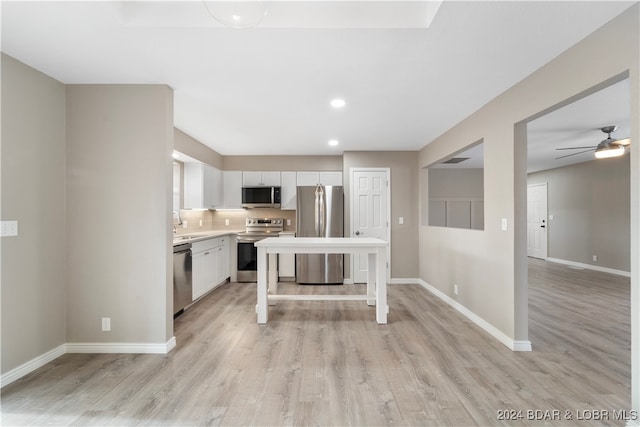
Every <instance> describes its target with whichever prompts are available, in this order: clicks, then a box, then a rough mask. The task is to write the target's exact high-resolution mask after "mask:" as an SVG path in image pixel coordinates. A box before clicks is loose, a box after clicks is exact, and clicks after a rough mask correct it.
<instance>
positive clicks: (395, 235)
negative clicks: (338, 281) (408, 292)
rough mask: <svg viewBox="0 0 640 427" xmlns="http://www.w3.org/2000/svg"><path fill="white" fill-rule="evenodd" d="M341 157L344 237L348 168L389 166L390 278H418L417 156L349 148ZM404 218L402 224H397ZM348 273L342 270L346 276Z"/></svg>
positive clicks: (346, 231) (349, 229)
mask: <svg viewBox="0 0 640 427" xmlns="http://www.w3.org/2000/svg"><path fill="white" fill-rule="evenodd" d="M343 158H344V173H343V175H344V179H343V182H344V188H345V195H344V197H345V212H344V218H345V227H344V230H345V236H349V235H350V233H351V224H349V216H350V212H351V210H350V197H351V192H350V189H349V185H350V184H349V182H350V176H349V169H350V168H356V167H357V168H361V167H384V168H390V169H391V200H390V204H391V218H389V223H390V224H391V278H392V279H398V278H416V277H418V200H417V198H416V194H417V193H418V156H417V152H415V151H378V152H374V151H366V152H362V151H349V152H345V153H344V155H343ZM398 217H404V224H403V225H400V224H398ZM348 274H349V272H348V271H347V272H345V275H348Z"/></svg>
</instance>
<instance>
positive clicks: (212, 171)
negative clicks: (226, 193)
mask: <svg viewBox="0 0 640 427" xmlns="http://www.w3.org/2000/svg"><path fill="white" fill-rule="evenodd" d="M203 190H204V191H203V192H204V195H203V200H204V203H203V206H202V207H203V208H210V209H215V208H217V207H218V208H219V207H221V206H222V172H221V171H220V170H219V169H216V168H214V167H213V166H209V165H204V183H203Z"/></svg>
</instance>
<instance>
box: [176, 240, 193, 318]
mask: <svg viewBox="0 0 640 427" xmlns="http://www.w3.org/2000/svg"><path fill="white" fill-rule="evenodd" d="M191 286H192V285H191V243H183V244H180V245H175V246H174V247H173V317H176V316H177V315H179V314H180V313H181V312H182V310H183V309H184V308H185V307H186V306H188V305H189V304H191V297H192V290H191Z"/></svg>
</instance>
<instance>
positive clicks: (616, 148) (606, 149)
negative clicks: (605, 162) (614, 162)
mask: <svg viewBox="0 0 640 427" xmlns="http://www.w3.org/2000/svg"><path fill="white" fill-rule="evenodd" d="M595 155H596V159H607V158H609V157H618V156H622V155H624V145H619V144H615V143H614V144H607V145H606V146H603V147H600V146H598V148H596V152H595Z"/></svg>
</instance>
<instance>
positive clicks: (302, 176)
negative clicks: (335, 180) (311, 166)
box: [296, 171, 320, 186]
mask: <svg viewBox="0 0 640 427" xmlns="http://www.w3.org/2000/svg"><path fill="white" fill-rule="evenodd" d="M296 180H297V184H296V185H298V186H309V185H318V183H319V182H320V174H319V173H318V172H316V171H299V172H298V173H297V176H296Z"/></svg>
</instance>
